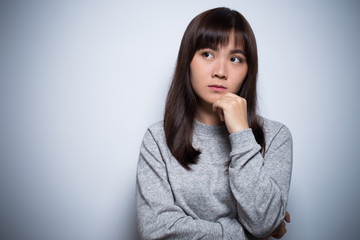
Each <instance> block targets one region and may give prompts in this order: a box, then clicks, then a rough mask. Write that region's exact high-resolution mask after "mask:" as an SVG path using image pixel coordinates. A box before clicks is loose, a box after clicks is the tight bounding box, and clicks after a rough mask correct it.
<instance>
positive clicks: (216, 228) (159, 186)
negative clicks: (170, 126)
mask: <svg viewBox="0 0 360 240" xmlns="http://www.w3.org/2000/svg"><path fill="white" fill-rule="evenodd" d="M137 218H138V227H139V231H140V235H141V236H142V238H144V239H247V238H246V237H245V233H244V230H243V227H242V226H241V224H240V223H239V221H238V220H237V219H230V218H222V219H219V221H218V222H210V221H205V220H200V219H196V220H195V219H193V218H192V217H191V216H188V215H187V214H186V213H185V212H184V211H183V210H182V209H181V208H180V207H179V206H177V205H176V204H175V201H174V195H173V194H172V190H171V187H170V184H169V182H168V176H167V171H166V166H165V162H164V161H163V159H162V155H161V153H160V151H159V148H158V146H157V143H156V141H155V139H154V137H153V135H152V134H151V131H150V130H148V131H147V132H146V134H145V136H144V139H143V143H142V145H141V148H140V156H139V162H138V168H137Z"/></svg>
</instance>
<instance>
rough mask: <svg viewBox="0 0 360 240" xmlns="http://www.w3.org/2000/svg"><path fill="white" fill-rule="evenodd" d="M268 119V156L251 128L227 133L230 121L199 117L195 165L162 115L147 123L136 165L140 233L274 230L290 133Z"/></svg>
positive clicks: (285, 185)
mask: <svg viewBox="0 0 360 240" xmlns="http://www.w3.org/2000/svg"><path fill="white" fill-rule="evenodd" d="M263 122H264V131H265V140H266V148H265V150H266V152H265V155H264V157H263V156H262V154H261V152H260V150H261V147H260V145H259V144H258V143H257V142H256V140H255V137H254V134H253V132H252V130H251V129H246V130H243V131H240V132H236V133H233V134H230V135H229V133H228V132H227V129H226V126H225V125H223V126H209V125H205V124H202V123H200V122H198V121H195V126H194V134H193V146H194V147H195V148H196V149H200V150H201V154H200V156H199V160H198V163H197V164H195V165H190V167H191V170H190V171H189V170H186V169H185V168H183V167H182V166H181V165H180V164H179V163H178V161H177V160H176V159H175V158H174V157H173V155H172V154H171V152H170V150H169V148H168V147H167V144H166V139H165V134H164V128H163V122H158V123H155V124H154V125H152V126H150V127H149V129H148V130H147V131H146V133H145V136H144V139H143V142H142V145H141V148H140V155H139V162H138V168H137V198H136V199H137V217H138V228H139V232H140V235H141V237H142V238H143V239H256V238H255V237H258V238H261V237H265V236H268V235H269V234H271V233H272V232H273V231H274V230H275V228H276V227H277V226H278V225H279V224H280V223H281V221H283V219H284V217H285V212H286V205H287V200H288V193H289V187H290V179H291V170H292V137H291V134H290V131H289V129H288V128H287V127H286V126H284V125H282V124H280V123H278V122H275V121H271V120H268V119H265V118H263ZM228 161H230V166H228V167H226V162H228ZM227 170H228V171H227Z"/></svg>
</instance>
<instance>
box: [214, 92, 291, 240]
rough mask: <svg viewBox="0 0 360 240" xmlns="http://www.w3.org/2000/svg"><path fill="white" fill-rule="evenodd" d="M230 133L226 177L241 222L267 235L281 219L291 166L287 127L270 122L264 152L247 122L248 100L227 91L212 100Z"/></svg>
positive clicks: (253, 231)
mask: <svg viewBox="0 0 360 240" xmlns="http://www.w3.org/2000/svg"><path fill="white" fill-rule="evenodd" d="M213 110H214V111H217V112H218V113H219V117H220V119H221V120H222V121H225V124H226V127H227V129H228V131H229V133H230V136H229V137H230V142H231V153H230V158H231V163H230V166H229V180H230V187H231V190H232V192H233V194H234V196H235V198H236V200H237V203H238V204H237V205H238V215H239V221H240V223H241V224H242V225H243V226H244V227H245V228H246V229H247V230H248V231H249V232H250V233H251V234H253V235H254V236H256V237H260V238H262V237H266V236H269V235H270V234H271V233H272V232H273V231H274V230H275V229H276V228H277V227H278V226H279V225H280V224H281V222H282V221H283V220H284V218H285V212H286V206H287V198H288V192H289V187H290V178H291V169H292V137H291V134H290V131H289V129H288V128H286V127H285V126H283V125H281V124H279V123H273V124H272V126H271V127H270V130H269V131H270V132H269V135H271V136H270V137H269V136H268V137H267V141H269V143H270V144H268V148H267V149H266V153H265V156H264V157H263V156H262V154H261V147H260V145H259V144H258V143H257V142H256V140H255V136H254V134H253V132H252V130H251V129H250V128H249V125H248V122H247V103H246V100H245V99H244V98H242V97H239V96H237V95H235V94H232V93H227V94H225V95H224V96H222V97H221V98H220V99H219V100H217V101H216V102H215V103H214V104H213Z"/></svg>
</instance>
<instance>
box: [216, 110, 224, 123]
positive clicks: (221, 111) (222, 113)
mask: <svg viewBox="0 0 360 240" xmlns="http://www.w3.org/2000/svg"><path fill="white" fill-rule="evenodd" d="M217 112H218V114H219V117H220V120H221V121H222V122H223V121H225V117H224V112H223V110H222V109H220V108H218V109H217Z"/></svg>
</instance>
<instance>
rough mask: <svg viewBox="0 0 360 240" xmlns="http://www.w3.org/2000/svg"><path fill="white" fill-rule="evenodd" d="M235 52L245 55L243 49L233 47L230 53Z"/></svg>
mask: <svg viewBox="0 0 360 240" xmlns="http://www.w3.org/2000/svg"><path fill="white" fill-rule="evenodd" d="M234 53H241V54H242V55H244V56H245V52H244V51H243V50H241V49H233V50H231V51H230V54H234Z"/></svg>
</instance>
